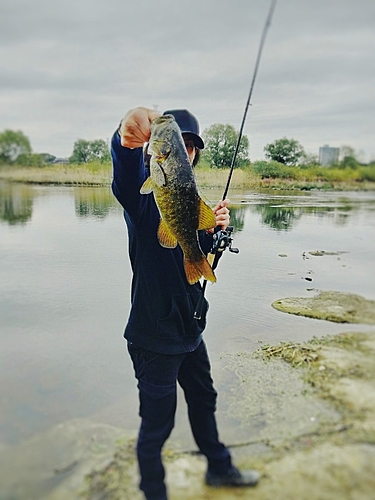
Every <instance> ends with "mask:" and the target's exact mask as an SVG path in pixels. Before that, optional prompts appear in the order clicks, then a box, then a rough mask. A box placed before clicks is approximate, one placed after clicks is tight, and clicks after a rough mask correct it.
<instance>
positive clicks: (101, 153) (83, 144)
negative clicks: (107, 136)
mask: <svg viewBox="0 0 375 500" xmlns="http://www.w3.org/2000/svg"><path fill="white" fill-rule="evenodd" d="M110 159H111V155H110V152H109V149H108V145H107V143H106V142H105V141H104V140H103V139H97V140H95V141H85V140H84V139H77V140H76V142H75V143H74V146H73V153H72V156H71V157H70V158H69V162H70V163H89V162H92V161H100V162H102V163H103V162H106V161H110Z"/></svg>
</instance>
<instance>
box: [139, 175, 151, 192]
mask: <svg viewBox="0 0 375 500" xmlns="http://www.w3.org/2000/svg"><path fill="white" fill-rule="evenodd" d="M153 190H154V182H153V180H152V178H151V177H147V179H146V180H145V182H144V183H143V184H142V187H141V189H140V190H139V192H140V193H141V194H150V193H152V191H153Z"/></svg>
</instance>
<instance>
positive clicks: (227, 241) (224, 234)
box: [194, 0, 276, 319]
mask: <svg viewBox="0 0 375 500" xmlns="http://www.w3.org/2000/svg"><path fill="white" fill-rule="evenodd" d="M275 7H276V0H272V1H271V5H270V8H269V11H268V15H267V19H266V22H265V24H264V27H263V31H262V36H261V39H260V44H259V49H258V55H257V58H256V62H255V68H254V73H253V78H252V81H251V85H250V91H249V95H248V98H247V101H246V106H245V111H244V114H243V117H242V123H241V127H240V131H239V133H238V138H237V143H236V147H235V150H234V153H233V157H232V161H231V164H230V168H229V174H228V180H227V184H226V186H225V189H224V193H223V197H222V200H225V198H226V197H227V194H228V190H229V186H230V182H231V179H232V174H233V170H234V164H235V162H236V158H237V154H238V150H239V148H240V143H241V139H242V133H243V129H244V126H245V121H246V116H247V112H248V109H249V106H250V101H251V96H252V94H253V89H254V84H255V80H256V77H257V74H258V69H259V64H260V59H261V57H262V52H263V46H264V42H265V40H266V35H267V31H268V28H269V27H270V25H271V20H272V16H273V12H274V10H275ZM232 232H233V226H228V227H227V228H226V229H225V230H224V229H220V230H219V231H217V232H216V233H214V235H213V245H212V249H211V251H210V254H212V255H214V259H213V262H212V265H211V267H212V269H216V267H217V264H218V262H219V258H220V256H221V254H222V253H223V252H224V250H226V249H227V248H228V249H229V251H230V252H232V253H239V250H238V248H233V247H232V243H233V238H232ZM206 286H207V280H204V282H203V285H202V294H201V296H200V297H199V301H198V304H197V307H196V310H195V312H194V318H195V319H201V317H202V309H203V301H204V293H205V291H206Z"/></svg>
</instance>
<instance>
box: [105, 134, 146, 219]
mask: <svg viewBox="0 0 375 500" xmlns="http://www.w3.org/2000/svg"><path fill="white" fill-rule="evenodd" d="M111 155H112V164H113V180H112V191H113V194H114V195H115V197H116V198H117V200H118V201H119V202H120V203H121V205H122V206H123V207H124V209H125V210H126V211H127V212H128V214H129V215H130V216H131V217H132V218H138V216H139V215H140V213H141V212H142V209H143V206H144V203H145V198H146V197H145V196H144V195H142V194H141V193H140V189H141V187H142V184H143V183H144V181H145V180H146V178H147V177H148V174H147V171H146V168H145V166H144V162H143V150H142V148H135V149H129V148H125V147H123V146H121V141H120V136H119V134H118V132H117V131H116V132H115V133H114V134H113V137H112V142H111Z"/></svg>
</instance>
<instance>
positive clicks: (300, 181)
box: [0, 162, 375, 191]
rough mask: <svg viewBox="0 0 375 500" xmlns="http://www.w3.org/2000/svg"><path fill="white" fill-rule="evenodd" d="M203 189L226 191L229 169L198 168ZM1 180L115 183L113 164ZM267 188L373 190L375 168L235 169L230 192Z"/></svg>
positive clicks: (17, 171) (19, 172)
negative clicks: (224, 189) (221, 189)
mask: <svg viewBox="0 0 375 500" xmlns="http://www.w3.org/2000/svg"><path fill="white" fill-rule="evenodd" d="M195 172H196V178H197V184H198V186H199V187H201V188H223V186H225V185H226V182H227V178H228V173H229V169H212V168H209V167H208V166H207V165H201V166H199V167H197V168H196V170H195ZM0 179H3V180H7V181H11V182H23V183H28V184H47V185H48V184H52V185H58V184H62V185H75V186H108V185H110V183H111V179H112V167H111V164H110V163H104V164H103V163H96V162H92V163H88V164H69V165H48V166H45V167H22V166H17V165H11V166H7V165H5V166H1V167H0ZM257 188H268V189H273V190H279V189H283V190H312V189H320V190H343V191H347V190H374V189H375V168H374V167H373V166H368V167H361V168H359V169H354V170H353V169H350V168H345V169H341V168H331V167H318V166H312V167H287V166H285V165H281V164H277V165H275V162H256V163H254V164H253V165H249V166H247V167H246V168H244V169H236V170H235V171H234V172H233V177H232V180H231V189H257Z"/></svg>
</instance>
